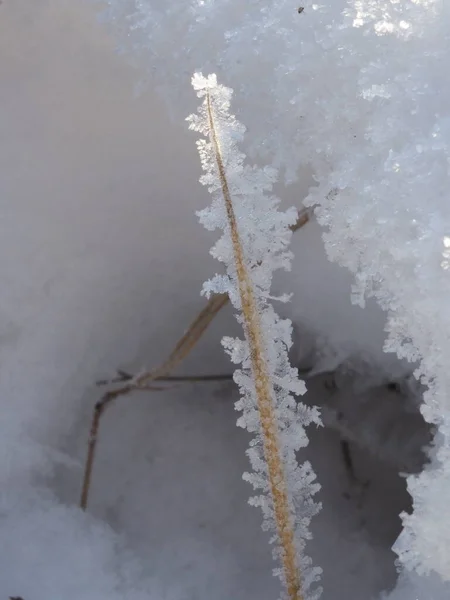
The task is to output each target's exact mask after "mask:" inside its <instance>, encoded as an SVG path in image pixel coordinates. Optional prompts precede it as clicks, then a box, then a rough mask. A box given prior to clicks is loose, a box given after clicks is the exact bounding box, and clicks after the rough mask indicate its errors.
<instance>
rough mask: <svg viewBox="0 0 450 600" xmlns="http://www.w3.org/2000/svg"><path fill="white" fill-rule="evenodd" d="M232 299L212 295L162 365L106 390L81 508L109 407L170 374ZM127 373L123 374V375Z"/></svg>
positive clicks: (93, 426) (96, 415)
mask: <svg viewBox="0 0 450 600" xmlns="http://www.w3.org/2000/svg"><path fill="white" fill-rule="evenodd" d="M227 302H228V296H226V295H225V294H220V295H217V296H214V297H212V298H211V299H210V300H209V301H208V304H207V305H206V306H205V308H203V310H202V311H201V312H200V314H199V315H198V316H197V317H196V318H195V319H194V321H193V322H192V323H191V325H190V327H189V329H188V330H187V331H186V333H185V334H184V335H183V336H182V337H181V338H180V340H179V341H178V343H177V344H176V346H175V348H174V349H173V350H172V352H171V353H170V355H169V357H168V358H167V360H166V361H165V362H163V364H162V365H160V366H159V367H157V368H156V369H155V370H153V371H147V372H146V373H143V374H142V375H139V376H138V377H136V378H133V379H131V380H130V381H128V382H126V383H125V384H124V385H122V386H121V387H119V388H117V389H115V390H110V391H108V392H106V393H105V394H104V395H103V397H102V398H101V400H100V401H99V402H97V403H96V405H95V407H94V414H93V416H92V421H91V430H90V434H89V442H88V452H87V457H86V463H85V468H84V474H83V484H82V488H81V498H80V507H81V508H82V510H86V507H87V502H88V497H89V489H90V486H91V478H92V468H93V465H94V458H95V450H96V447H97V437H98V429H99V426H100V421H101V418H102V415H103V414H104V412H105V409H106V408H107V406H108V405H109V404H111V402H112V401H113V400H115V399H116V398H119V397H120V396H125V395H126V394H129V393H130V392H132V391H135V390H139V389H141V390H142V389H144V388H145V387H146V386H148V384H149V383H150V382H152V381H156V380H157V379H160V378H161V377H165V376H167V375H168V374H169V373H170V372H171V371H172V370H173V369H174V368H175V367H176V366H178V364H179V363H180V362H181V361H182V360H183V359H184V358H185V357H186V356H187V355H188V354H189V352H190V351H191V350H192V348H193V347H194V346H195V344H196V343H197V342H198V340H199V339H200V338H201V336H202V334H203V332H204V331H205V330H206V328H207V327H208V325H209V324H210V323H211V321H212V320H213V319H214V317H215V316H216V314H217V313H218V312H219V311H220V309H221V308H222V307H223V306H225V304H226V303H227ZM122 375H123V374H122Z"/></svg>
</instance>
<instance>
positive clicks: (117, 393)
mask: <svg viewBox="0 0 450 600" xmlns="http://www.w3.org/2000/svg"><path fill="white" fill-rule="evenodd" d="M310 217H311V216H310V211H309V210H303V211H302V212H300V213H299V216H298V219H297V222H296V223H295V224H294V225H292V227H291V229H292V231H297V230H298V229H301V228H302V227H303V226H304V225H306V223H307V222H308V221H309V220H310ZM228 301H229V298H228V296H227V294H217V295H215V296H213V297H211V298H210V299H209V300H208V303H207V305H206V306H205V307H204V308H203V309H202V310H201V311H200V313H199V314H198V316H197V317H196V318H195V319H194V321H193V322H192V323H191V325H190V326H189V328H188V330H187V331H186V333H185V334H184V335H183V336H182V337H181V338H180V340H179V341H178V342H177V344H176V346H175V348H174V349H173V351H172V352H171V354H170V355H169V357H168V358H167V360H166V361H165V362H164V363H163V364H162V365H160V366H159V367H157V368H156V369H155V370H153V371H147V372H145V373H143V374H142V375H140V376H138V377H136V376H134V375H132V374H130V373H127V372H126V371H122V370H120V369H118V370H117V377H115V378H113V379H111V380H110V381H108V380H100V381H97V385H99V386H101V385H109V384H115V383H123V384H124V385H122V386H120V387H119V388H116V389H115V390H110V391H108V392H106V393H105V394H104V395H103V396H102V398H101V399H100V400H99V401H98V402H97V403H96V404H95V407H94V412H93V415H92V420H91V429H90V434H89V441H88V451H87V456H86V462H85V467H84V472H83V482H82V488H81V498H80V507H81V509H82V510H86V508H87V503H88V497H89V490H90V486H91V479H92V470H93V466H94V458H95V451H96V448H97V439H98V430H99V427H100V421H101V418H102V416H103V414H104V412H105V409H106V408H107V407H108V406H109V405H110V404H111V403H112V401H113V400H115V399H116V398H119V397H121V396H125V395H127V394H129V393H130V392H133V391H138V390H141V391H147V390H149V389H152V390H155V389H156V388H155V387H153V386H152V387H150V386H148V384H149V383H150V382H152V381H156V380H158V381H194V380H195V379H193V378H191V379H188V378H186V377H185V378H183V379H181V378H179V379H175V378H173V376H169V373H171V371H173V370H174V369H175V367H177V366H178V365H179V364H180V363H181V362H182V361H183V359H184V358H185V357H186V356H187V355H188V354H189V352H190V351H191V350H192V348H193V347H194V346H195V345H196V344H197V342H198V341H199V339H200V338H201V336H202V335H203V333H204V332H205V330H206V329H207V328H208V326H209V324H210V323H211V321H212V320H213V319H214V317H215V316H216V314H217V313H218V312H219V311H220V310H221V309H222V308H223V307H224V306H225V305H226V304H227V303H228ZM169 377H170V378H169ZM208 377H209V378H210V380H212V376H203V377H202V379H199V381H200V380H202V381H207V380H208ZM214 377H215V379H216V380H218V378H217V376H214ZM224 378H227V379H228V378H229V377H228V376H226V377H224ZM158 389H161V388H158Z"/></svg>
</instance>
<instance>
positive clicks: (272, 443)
mask: <svg viewBox="0 0 450 600" xmlns="http://www.w3.org/2000/svg"><path fill="white" fill-rule="evenodd" d="M207 111H208V120H209V126H210V130H211V138H212V144H213V148H214V154H215V157H216V162H217V168H218V171H219V177H220V181H221V185H222V192H223V197H224V200H225V206H226V212H227V217H228V222H229V225H230V230H231V240H232V244H233V253H234V258H235V263H236V273H237V279H238V285H239V295H240V299H241V305H242V314H243V317H244V324H245V334H246V338H247V342H248V345H249V350H250V360H251V365H252V374H253V378H254V382H255V390H256V398H257V403H258V410H259V415H260V423H261V431H262V437H263V444H264V457H265V460H266V463H267V467H268V475H269V485H270V490H271V494H272V501H273V507H274V513H275V520H276V525H277V531H278V537H279V539H280V544H281V550H282V563H283V569H284V574H285V581H286V587H287V593H288V597H289V600H303V594H302V591H301V584H300V575H299V569H298V566H297V555H296V554H297V553H296V549H295V542H294V531H293V527H292V522H291V514H290V510H289V500H288V492H287V485H286V479H285V472H284V468H283V463H282V459H281V455H280V446H279V440H278V425H277V419H276V415H275V410H274V405H273V385H272V383H271V380H270V376H269V372H268V368H267V361H266V358H265V351H264V343H263V335H262V330H261V322H260V317H259V313H258V310H257V305H256V301H255V296H254V293H253V286H252V281H251V278H250V276H249V273H248V269H247V267H246V264H245V260H244V252H243V249H242V244H241V240H240V237H239V232H238V227H237V222H236V215H235V213H234V209H233V203H232V201H231V195H230V190H229V187H228V181H227V177H226V173H225V167H224V164H223V160H222V153H221V149H220V144H219V140H218V139H217V133H216V129H215V125H214V115H213V109H212V106H211V97H210V94H209V92H207Z"/></svg>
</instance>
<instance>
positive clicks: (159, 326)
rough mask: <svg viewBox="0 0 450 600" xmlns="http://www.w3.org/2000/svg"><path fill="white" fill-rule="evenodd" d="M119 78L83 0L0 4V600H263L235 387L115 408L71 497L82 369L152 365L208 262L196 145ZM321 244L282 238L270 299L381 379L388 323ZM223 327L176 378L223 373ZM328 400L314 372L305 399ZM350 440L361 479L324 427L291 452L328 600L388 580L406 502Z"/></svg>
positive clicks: (82, 449) (179, 390)
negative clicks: (303, 483)
mask: <svg viewBox="0 0 450 600" xmlns="http://www.w3.org/2000/svg"><path fill="white" fill-rule="evenodd" d="M135 80H136V72H135V71H134V70H133V69H132V68H131V67H130V66H128V64H127V63H126V61H125V60H124V59H123V58H121V57H119V56H117V55H116V54H115V53H114V41H113V40H112V39H111V38H108V36H107V33H106V32H105V30H104V29H103V28H102V27H101V26H100V25H99V24H98V23H97V22H96V20H95V10H94V9H93V7H91V6H89V5H84V4H83V3H75V2H73V0H72V1H69V0H45V1H42V2H35V0H4V1H3V3H2V4H1V5H0V134H1V137H0V140H1V144H0V273H1V276H2V277H1V280H2V286H1V288H0V342H1V343H0V398H1V411H0V440H1V453H0V457H1V458H0V478H1V485H0V535H1V541H2V543H1V545H0V596H1V597H2V598H7V597H8V596H23V598H24V600H103V598H105V599H106V598H108V600H115V599H119V598H130V599H132V600H134V599H136V600H140V599H141V598H142V599H143V598H147V599H150V600H188V599H192V600H194V599H195V600H206V599H208V600H230V599H232V600H253V599H255V600H256V599H257V598H258V600H266V599H267V600H270V599H274V598H276V597H277V593H278V583H277V580H276V579H274V578H273V577H272V576H271V568H272V566H273V564H272V558H271V556H270V548H269V546H268V544H267V537H266V535H265V534H264V533H263V532H262V531H261V528H260V519H261V516H260V514H259V512H258V511H257V510H255V509H253V508H252V507H250V506H248V505H247V498H248V496H249V494H250V491H251V490H250V488H249V486H248V485H247V484H246V483H245V482H243V481H242V479H241V475H242V472H243V471H245V470H246V469H247V468H248V465H247V459H246V457H245V454H244V452H245V449H246V447H247V444H248V439H247V434H246V433H245V432H244V431H243V430H240V429H238V428H237V427H236V426H235V421H236V417H237V415H236V413H235V411H234V409H233V401H234V400H236V399H237V393H236V390H235V389H234V386H233V385H232V384H231V383H230V384H228V383H223V384H212V383H199V384H195V385H194V384H182V385H177V386H175V387H172V388H171V387H170V386H168V387H169V389H168V390H167V391H162V392H151V393H150V392H149V393H145V394H144V393H141V394H139V395H133V396H130V397H127V398H124V399H121V400H119V401H118V402H117V403H116V405H115V406H113V407H111V408H110V409H109V410H108V412H107V413H106V416H105V418H104V420H103V423H102V426H101V431H100V438H99V447H98V456H97V460H96V463H95V470H94V478H93V484H92V489H91V497H90V502H89V507H88V511H87V514H84V513H82V512H81V510H79V509H78V508H77V503H78V498H79V493H80V486H81V478H82V466H83V461H84V459H85V454H86V444H87V438H88V433H89V423H90V416H91V413H92V408H93V405H94V403H95V401H96V400H97V399H98V398H99V395H100V391H99V389H98V388H97V387H96V386H95V381H96V380H98V379H100V378H104V377H109V376H113V375H114V372H115V369H116V368H118V367H120V368H126V369H129V370H131V371H133V372H135V371H138V370H139V369H141V368H142V367H148V366H156V365H157V364H158V363H159V362H161V361H162V360H163V359H164V358H165V357H166V356H167V354H168V353H169V351H170V350H171V349H172V347H173V345H174V344H175V342H176V341H177V339H178V337H179V336H180V335H181V334H182V333H183V331H184V330H185V328H186V327H187V325H188V324H189V322H190V321H191V320H192V319H193V318H194V316H195V315H196V314H197V312H198V311H199V310H200V309H201V308H202V307H203V306H204V302H205V301H204V299H202V298H201V297H200V295H199V291H200V288H201V284H202V282H203V281H204V280H205V279H207V278H208V277H209V276H211V275H212V274H213V273H214V272H215V270H216V265H215V264H214V262H213V260H212V259H211V258H210V256H209V255H208V250H209V247H210V246H211V241H212V239H213V236H211V235H209V234H207V233H205V232H204V230H202V228H201V227H200V226H199V225H198V223H197V219H196V217H195V214H194V212H195V210H198V209H200V208H202V207H204V206H205V205H206V204H207V202H208V200H207V197H206V192H205V190H204V189H202V187H201V186H200V185H199V184H198V177H199V174H200V168H199V165H198V158H197V152H196V149H195V144H194V140H195V136H193V135H192V133H189V132H188V131H187V128H186V125H185V123H183V122H181V123H176V122H173V121H170V120H169V116H168V114H167V112H166V108H165V106H164V103H163V100H162V99H161V97H159V96H158V97H157V96H156V95H155V94H154V93H153V92H152V90H148V91H147V92H145V93H144V94H143V95H141V96H139V97H138V98H134V97H133V86H134V84H135ZM190 110H191V107H189V108H187V110H186V115H187V114H188V113H189V112H190ZM310 183H311V182H310V181H309V180H305V181H302V182H300V184H297V185H296V186H293V187H291V188H288V189H286V190H283V189H281V191H280V194H281V195H282V197H283V201H284V200H285V202H286V205H289V204H295V205H296V206H299V207H300V204H301V199H302V197H303V196H304V195H305V194H306V191H307V188H308V186H309V185H310ZM320 234H321V232H320V229H319V227H318V225H317V224H316V223H315V222H311V223H309V224H307V225H306V226H305V227H304V228H303V229H302V230H300V231H299V232H297V233H295V235H294V240H293V251H294V253H295V261H294V265H293V271H292V273H291V274H289V275H287V276H286V275H283V277H282V278H281V277H280V278H279V279H278V278H277V282H278V283H281V279H282V289H283V291H288V290H292V291H293V292H294V298H293V301H292V303H291V304H289V305H287V306H286V307H285V308H284V309H283V310H284V311H285V313H286V314H287V315H290V316H291V318H292V319H293V321H294V323H295V324H297V325H298V327H299V330H300V331H302V330H303V329H307V330H308V331H313V332H314V336H315V337H318V338H320V340H321V342H320V344H321V347H322V348H328V349H329V350H330V356H329V357H328V358H327V359H326V360H325V362H324V364H325V365H326V364H332V362H333V361H334V363H333V364H339V363H340V362H341V361H342V360H344V359H345V358H346V357H347V356H348V355H350V354H351V355H354V354H357V355H359V356H364V357H365V358H366V359H367V361H368V362H369V363H370V364H371V365H372V366H373V369H374V371H375V372H377V373H383V377H384V370H386V372H387V374H388V375H389V373H394V372H395V376H396V377H397V376H398V374H399V373H401V372H402V370H403V366H402V365H399V364H398V363H396V360H395V359H394V357H393V356H392V355H384V354H383V353H382V344H383V340H384V335H385V334H384V331H383V326H384V315H383V314H382V312H381V311H380V310H379V309H378V308H376V307H375V306H374V305H373V304H370V303H369V305H368V307H367V308H365V309H364V310H363V309H361V308H359V307H354V306H352V305H351V303H350V285H351V277H350V275H349V274H348V273H347V272H346V271H344V270H343V269H340V268H339V267H337V266H336V265H333V264H331V263H329V262H328V261H327V259H326V257H325V253H324V250H323V243H322V240H321V237H320ZM280 287H281V285H280ZM236 329H237V326H236V324H235V322H234V320H233V318H232V314H231V310H230V307H226V308H225V309H224V310H223V314H220V315H219V316H218V317H217V318H216V320H215V322H214V323H213V325H212V326H211V328H210V329H209V330H208V332H207V334H206V335H205V336H204V338H203V339H202V340H201V342H200V343H199V345H198V347H197V348H196V349H195V350H194V351H193V353H192V355H191V356H190V357H189V358H188V359H187V360H186V361H185V363H184V364H183V366H182V368H180V371H179V372H182V373H187V374H197V373H230V372H231V366H230V365H229V362H228V359H227V357H226V356H225V355H224V354H223V351H222V348H221V346H220V343H219V342H220V338H221V337H222V336H223V335H229V334H232V333H233V332H235V331H236ZM301 339H302V335H301V333H300V335H299V338H298V339H297V343H298V348H297V350H298V353H299V354H301V353H302V352H301V349H300V346H301V343H302V342H301ZM327 361H328V363H327ZM388 375H387V377H388ZM350 388H351V385H350ZM350 388H349V389H350ZM383 390H384V391H383ZM333 393H335V391H334V390H333V389H332V388H331V389H330V386H327V385H324V383H323V381H322V379H321V378H320V377H318V378H316V379H313V380H311V384H310V391H309V392H308V395H307V397H306V399H307V401H308V402H311V403H315V404H318V405H322V404H324V402H326V400H327V398H329V397H330V396H331V395H332V394H333ZM352 393H354V392H352ZM363 393H365V392H361V394H363ZM377 393H378V394H381V397H384V395H383V394H387V395H389V394H391V395H393V402H394V401H395V394H396V393H397V392H395V391H392V390H388V389H386V388H382V387H381V386H380V387H379V388H378V392H377ZM350 449H351V451H352V456H353V460H354V469H355V474H356V476H357V478H358V481H357V482H355V481H353V480H352V478H351V476H350V474H349V472H348V468H347V467H348V465H347V467H346V463H345V460H344V457H343V454H342V448H341V437H340V436H339V434H338V433H337V432H336V431H335V430H332V429H330V428H323V429H320V430H317V431H312V432H311V444H310V446H309V447H308V449H307V451H306V452H305V457H307V458H308V459H309V460H310V461H311V462H312V464H313V466H314V469H315V470H316V472H317V475H318V480H319V481H320V483H321V484H322V490H321V492H320V494H319V495H320V500H321V501H322V503H323V506H324V508H323V510H322V511H321V513H320V514H319V516H318V517H316V518H315V519H314V522H313V525H312V530H313V534H314V539H313V541H312V542H311V543H310V545H309V550H310V553H311V555H312V556H313V558H314V561H315V563H316V564H318V565H320V566H322V567H323V569H324V576H323V585H324V590H325V591H324V595H323V598H324V600H344V599H345V600H353V599H354V600H357V599H358V600H360V599H362V600H370V599H371V598H375V597H377V596H378V594H379V592H380V591H381V590H383V589H390V588H391V587H392V586H393V585H394V583H395V579H396V572H395V567H394V560H395V555H394V554H393V552H392V551H391V550H390V547H391V545H392V543H393V542H394V541H395V539H396V537H397V535H398V533H399V532H400V526H401V525H400V519H399V516H398V515H399V513H400V511H401V510H408V508H409V504H410V500H409V496H408V494H407V493H406V489H405V483H404V479H402V478H401V477H399V475H398V473H397V472H396V470H395V468H394V467H393V466H392V465H390V464H388V463H387V462H384V461H383V460H380V459H378V458H375V457H373V456H372V455H371V454H370V453H369V452H368V450H365V449H363V448H361V447H357V446H354V444H353V443H352V444H351V446H350ZM366 481H368V482H369V484H368V485H367V486H365V487H364V489H363V487H362V486H361V485H360V483H361V482H366Z"/></svg>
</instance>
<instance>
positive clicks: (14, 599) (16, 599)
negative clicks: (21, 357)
mask: <svg viewBox="0 0 450 600" xmlns="http://www.w3.org/2000/svg"><path fill="white" fill-rule="evenodd" d="M0 4H1V0H0ZM9 600H23V598H22V596H10V597H9Z"/></svg>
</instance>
